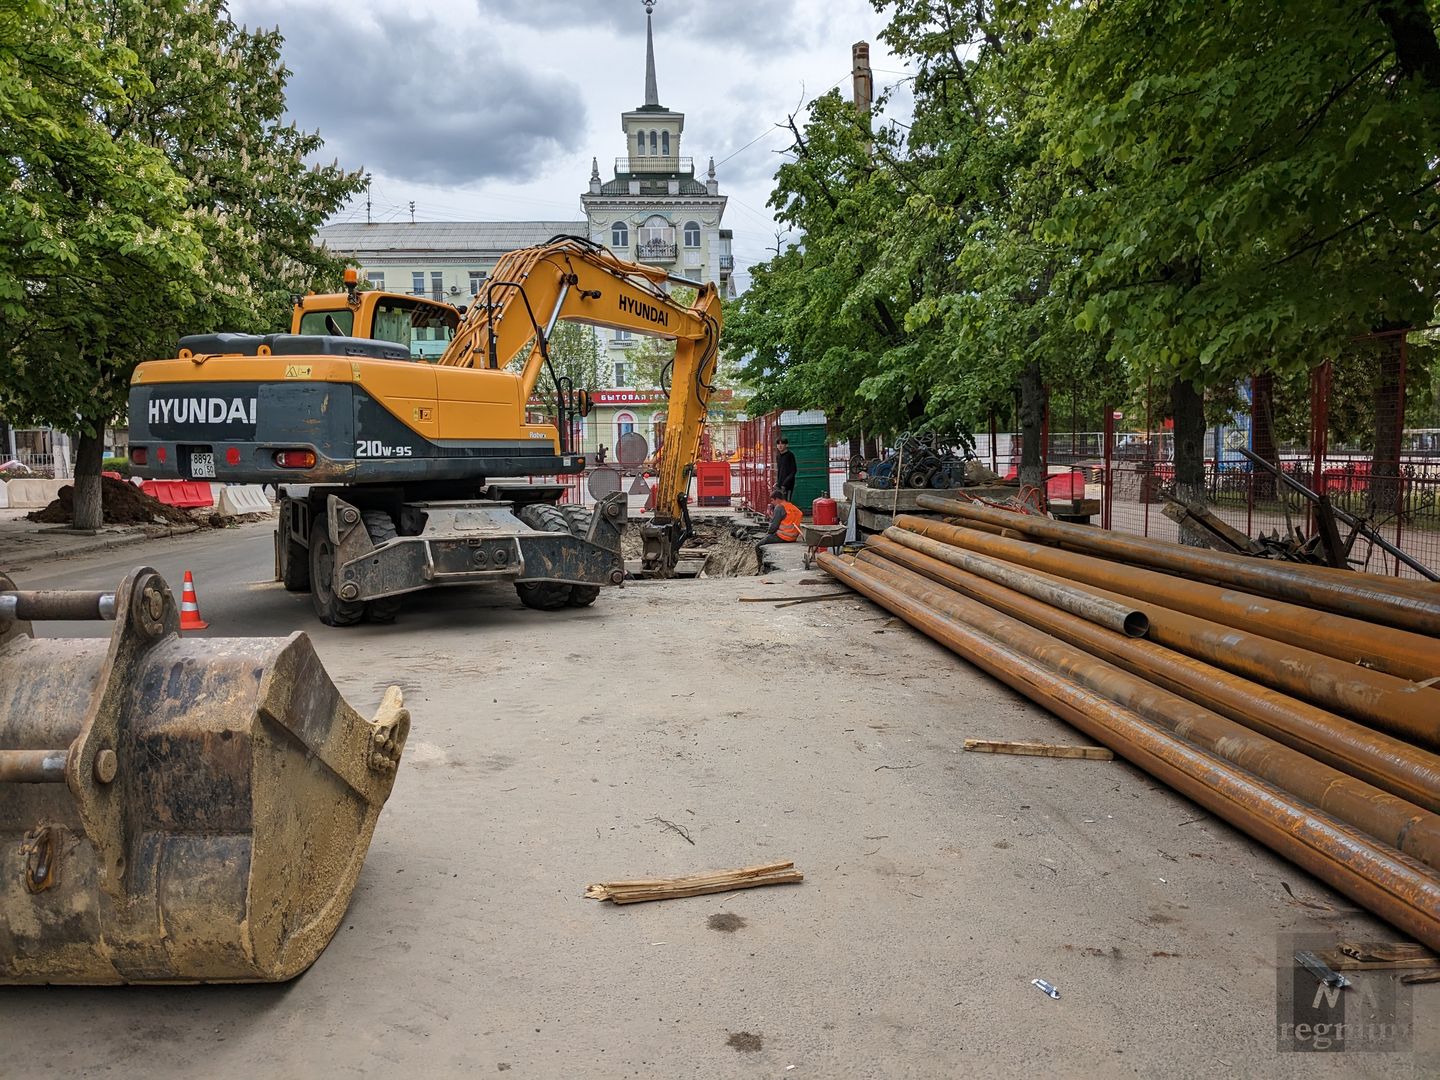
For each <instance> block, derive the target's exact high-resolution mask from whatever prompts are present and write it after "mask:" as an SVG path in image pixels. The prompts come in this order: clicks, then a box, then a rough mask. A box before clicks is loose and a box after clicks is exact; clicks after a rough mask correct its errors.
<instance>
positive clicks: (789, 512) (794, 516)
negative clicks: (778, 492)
mask: <svg viewBox="0 0 1440 1080" xmlns="http://www.w3.org/2000/svg"><path fill="white" fill-rule="evenodd" d="M780 505H781V506H783V507H784V508H785V517H784V519H783V520H782V521H781V522H780V527H779V528H778V529H776V530H775V535H776V536H778V537H780V539H781V540H784V541H785V542H786V543H787V544H791V543H794V542H795V541H796V540H799V539H800V519H801V518H803V517H804V516H805V515H804V514H803V513H801V511H800V508H799V507H798V506H796V505H795V504H794V503H792V502H786V501H785V500H784V499H781V500H780Z"/></svg>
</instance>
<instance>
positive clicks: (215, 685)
mask: <svg viewBox="0 0 1440 1080" xmlns="http://www.w3.org/2000/svg"><path fill="white" fill-rule="evenodd" d="M95 618H114V619H115V629H114V632H113V634H112V635H111V637H110V639H109V641H108V642H107V641H105V640H103V639H99V638H94V639H84V638H60V639H53V638H52V639H45V640H36V639H35V638H34V637H32V636H31V633H30V626H29V621H28V620H31V619H95ZM179 627H180V619H179V612H178V610H177V608H176V604H175V598H174V596H173V594H172V593H171V592H170V589H169V587H168V586H167V585H166V584H165V581H164V579H163V578H161V577H160V575H159V574H157V573H156V572H155V571H154V570H150V569H140V570H136V571H135V572H134V573H132V574H131V575H130V576H129V577H127V578H126V579H125V581H124V583H123V584H122V585H121V586H120V589H119V590H118V591H117V592H116V593H114V594H113V595H110V594H102V593H72V592H19V591H16V590H15V588H14V585H13V584H12V583H11V582H10V580H9V579H8V578H6V577H4V575H0V983H80V984H91V985H94V984H107V983H185V982H280V981H283V980H285V979H290V978H294V977H295V976H296V975H298V974H300V972H302V971H304V970H305V969H306V968H307V967H309V966H310V965H311V964H312V963H314V962H315V959H316V958H317V957H318V956H319V955H320V953H321V952H322V951H324V949H325V946H326V945H327V944H328V943H329V941H330V937H331V935H333V934H334V932H335V930H336V928H337V926H338V925H339V923H340V919H341V918H342V917H343V916H344V914H345V907H346V905H347V903H348V902H349V900H350V893H351V890H353V889H354V887H355V879H356V877H357V876H358V875H359V873H360V867H361V865H362V864H363V863H364V861H365V853H366V851H367V849H368V848H369V846H370V837H371V834H372V833H373V832H374V829H375V820H376V818H377V817H378V816H379V814H380V807H381V806H382V805H384V803H385V799H386V798H387V797H388V796H389V794H390V788H391V787H392V786H393V784H394V782H395V770H396V766H397V765H398V764H399V760H400V752H401V749H402V748H403V747H404V744H405V737H406V735H407V733H408V731H409V727H410V718H409V714H408V713H407V712H406V711H405V709H404V708H403V707H402V702H401V698H400V691H399V689H398V688H396V687H392V688H391V689H390V691H389V692H388V693H387V694H386V695H385V700H384V702H383V703H382V704H381V706H380V712H379V714H378V715H377V716H376V718H375V719H374V720H373V721H366V720H365V719H364V718H363V717H361V716H360V715H359V714H358V713H357V712H355V710H354V709H352V708H351V707H350V706H349V705H348V704H346V703H345V701H344V699H343V698H341V696H340V693H339V691H338V690H336V688H335V686H334V684H333V683H332V682H331V681H330V677H329V676H328V675H327V674H326V672H325V669H324V668H323V667H322V666H321V664H320V660H319V658H318V657H317V656H316V655H315V650H314V648H313V647H312V646H311V644H310V640H309V639H308V638H307V637H306V636H305V635H304V634H293V635H291V636H290V637H289V638H228V639H227V638H195V637H191V638H182V637H180V634H179Z"/></svg>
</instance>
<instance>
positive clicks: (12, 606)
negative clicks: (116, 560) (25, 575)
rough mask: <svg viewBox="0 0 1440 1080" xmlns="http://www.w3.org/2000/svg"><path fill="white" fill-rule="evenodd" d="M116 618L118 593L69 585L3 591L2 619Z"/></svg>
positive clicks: (0, 609) (35, 620) (74, 619)
mask: <svg viewBox="0 0 1440 1080" xmlns="http://www.w3.org/2000/svg"><path fill="white" fill-rule="evenodd" d="M113 618H115V594H114V593H110V592H71V591H70V590H68V589H18V590H9V591H5V592H0V619H23V620H25V621H26V622H40V621H42V620H45V619H53V620H61V619H64V620H69V621H80V620H85V619H113Z"/></svg>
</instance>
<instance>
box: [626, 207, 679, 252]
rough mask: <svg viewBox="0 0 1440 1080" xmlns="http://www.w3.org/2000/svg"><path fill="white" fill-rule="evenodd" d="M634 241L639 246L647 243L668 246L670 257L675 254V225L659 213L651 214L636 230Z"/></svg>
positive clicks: (662, 246)
mask: <svg viewBox="0 0 1440 1080" xmlns="http://www.w3.org/2000/svg"><path fill="white" fill-rule="evenodd" d="M635 239H636V241H637V242H638V243H639V244H640V246H641V247H645V246H647V245H651V246H658V247H659V248H670V249H671V250H670V253H669V254H670V257H671V258H674V256H675V251H674V247H675V226H673V225H671V224H670V222H668V221H666V220H665V218H663V217H662V216H661V215H659V214H651V215H650V216H649V217H648V218H646V219H645V224H644V225H642V226H640V228H639V229H638V230H636V237H635Z"/></svg>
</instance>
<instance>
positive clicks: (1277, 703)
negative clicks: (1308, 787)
mask: <svg viewBox="0 0 1440 1080" xmlns="http://www.w3.org/2000/svg"><path fill="white" fill-rule="evenodd" d="M894 531H895V532H896V533H898V534H899V535H897V536H896V537H895V538H894V539H886V538H885V537H871V539H870V543H869V546H868V547H867V548H866V549H865V552H866V553H869V554H868V557H875V556H883V557H884V558H885V559H886V560H889V561H890V562H892V563H896V564H898V565H900V566H903V567H905V568H906V569H909V570H914V571H915V572H916V573H920V574H924V575H925V576H926V577H928V578H931V579H932V580H934V581H938V582H940V583H941V584H942V585H946V586H948V587H949V588H952V589H958V590H960V591H962V592H963V593H965V595H967V596H969V597H971V598H972V599H975V600H979V601H981V602H982V603H985V604H989V605H990V606H991V607H993V608H995V609H996V610H998V611H1000V612H1003V613H1004V614H1006V615H1010V616H1012V617H1014V618H1017V619H1022V620H1024V621H1025V622H1027V623H1029V624H1030V625H1031V626H1034V627H1036V628H1037V629H1040V630H1044V631H1045V632H1047V633H1050V634H1054V635H1055V636H1056V637H1058V638H1060V639H1061V640H1063V641H1067V642H1069V643H1070V644H1071V645H1075V646H1077V647H1079V648H1081V649H1084V650H1085V651H1087V652H1089V653H1091V654H1092V655H1094V656H1097V657H1099V658H1100V659H1102V660H1105V661H1108V662H1109V663H1112V664H1114V665H1116V666H1117V667H1122V668H1124V669H1125V670H1126V671H1129V672H1131V673H1132V674H1134V675H1138V676H1140V677H1141V678H1143V679H1148V680H1149V681H1151V682H1153V683H1155V684H1156V685H1158V686H1162V687H1164V688H1165V689H1167V690H1170V691H1172V692H1174V693H1176V694H1179V695H1181V696H1182V697H1187V698H1189V699H1190V700H1191V701H1194V702H1196V703H1198V704H1200V705H1203V706H1205V707H1206V708H1208V709H1212V710H1213V711H1215V712H1218V713H1220V714H1221V715H1222V716H1228V717H1229V718H1230V719H1231V720H1234V721H1237V722H1238V723H1241V724H1244V725H1245V726H1246V727H1248V728H1251V729H1252V730H1254V731H1258V732H1260V733H1261V734H1262V735H1266V736H1268V737H1270V738H1272V739H1275V740H1276V741H1278V742H1282V743H1284V744H1285V745H1286V746H1289V747H1291V748H1292V749H1294V750H1298V751H1300V752H1301V753H1303V754H1306V755H1308V756H1309V757H1312V758H1314V759H1315V760H1317V761H1321V762H1324V763H1325V764H1327V765H1330V766H1333V767H1334V768H1336V769H1339V770H1340V771H1341V772H1345V773H1348V774H1349V775H1351V776H1354V777H1357V778H1358V779H1361V780H1364V781H1365V782H1366V783H1369V784H1373V785H1374V786H1375V787H1377V788H1380V789H1382V790H1384V791H1388V792H1390V793H1391V794H1392V795H1397V796H1399V797H1400V798H1402V799H1406V800H1408V801H1410V802H1412V803H1414V804H1415V805H1416V806H1420V807H1424V808H1425V809H1426V810H1431V811H1436V812H1440V755H1436V754H1432V753H1429V752H1428V751H1425V750H1421V749H1419V748H1418V747H1415V746H1411V745H1410V744H1409V743H1407V742H1403V741H1401V740H1400V739H1396V738H1393V737H1392V736H1389V735H1385V734H1382V733H1381V732H1378V731H1371V730H1370V729H1369V728H1367V727H1364V726H1363V725H1361V724H1357V723H1355V722H1354V721H1353V720H1347V719H1345V718H1344V717H1342V716H1337V715H1335V714H1334V713H1331V712H1326V711H1325V710H1323V709H1319V708H1316V707H1315V706H1313V705H1310V704H1307V703H1306V702H1303V701H1300V700H1298V699H1296V698H1292V697H1289V696H1287V695H1285V694H1281V693H1278V692H1276V691H1274V690H1271V689H1269V688H1268V687H1265V686H1261V685H1260V684H1259V683H1255V682H1251V681H1250V680H1248V679H1243V678H1241V677H1239V676H1238V675H1233V674H1231V673H1230V672H1228V671H1225V670H1223V669H1221V668H1218V667H1214V666H1212V665H1210V664H1206V663H1203V662H1202V661H1200V660H1196V659H1195V658H1193V657H1190V656H1186V655H1185V654H1184V653H1180V652H1175V651H1174V650H1172V649H1167V648H1165V647H1164V646H1161V645H1157V644H1156V643H1155V642H1153V641H1143V640H1130V639H1128V638H1125V637H1122V636H1121V635H1118V634H1116V633H1114V632H1113V631H1110V630H1106V629H1103V628H1101V627H1098V626H1095V625H1093V624H1092V623H1090V622H1088V621H1087V620H1085V619H1080V618H1077V617H1076V616H1074V615H1071V614H1068V613H1066V612H1063V611H1057V610H1056V609H1054V608H1052V607H1050V606H1048V605H1047V604H1044V603H1042V602H1040V601H1038V600H1034V599H1032V598H1030V597H1028V596H1025V595H1022V594H1020V593H1018V592H1016V591H1015V590H1012V589H1007V588H1005V587H1004V586H1003V585H998V584H996V583H993V582H990V581H986V580H984V579H983V578H979V577H977V576H975V575H974V574H970V573H966V572H965V571H964V570H961V569H957V568H956V567H955V566H954V565H950V564H949V561H948V560H944V559H941V558H939V557H938V556H937V557H932V556H931V554H929V548H927V547H921V546H920V545H922V544H923V545H934V544H935V543H936V542H935V541H933V540H927V539H926V538H925V537H923V536H916V535H915V534H914V533H905V532H904V531H903V530H898V529H897V530H894ZM889 536H890V533H889V532H887V533H886V537H889ZM897 541H898V542H897ZM940 547H941V549H942V550H945V551H947V552H953V551H954V550H955V549H953V548H945V547H944V545H940ZM1032 572H1033V571H1032Z"/></svg>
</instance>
